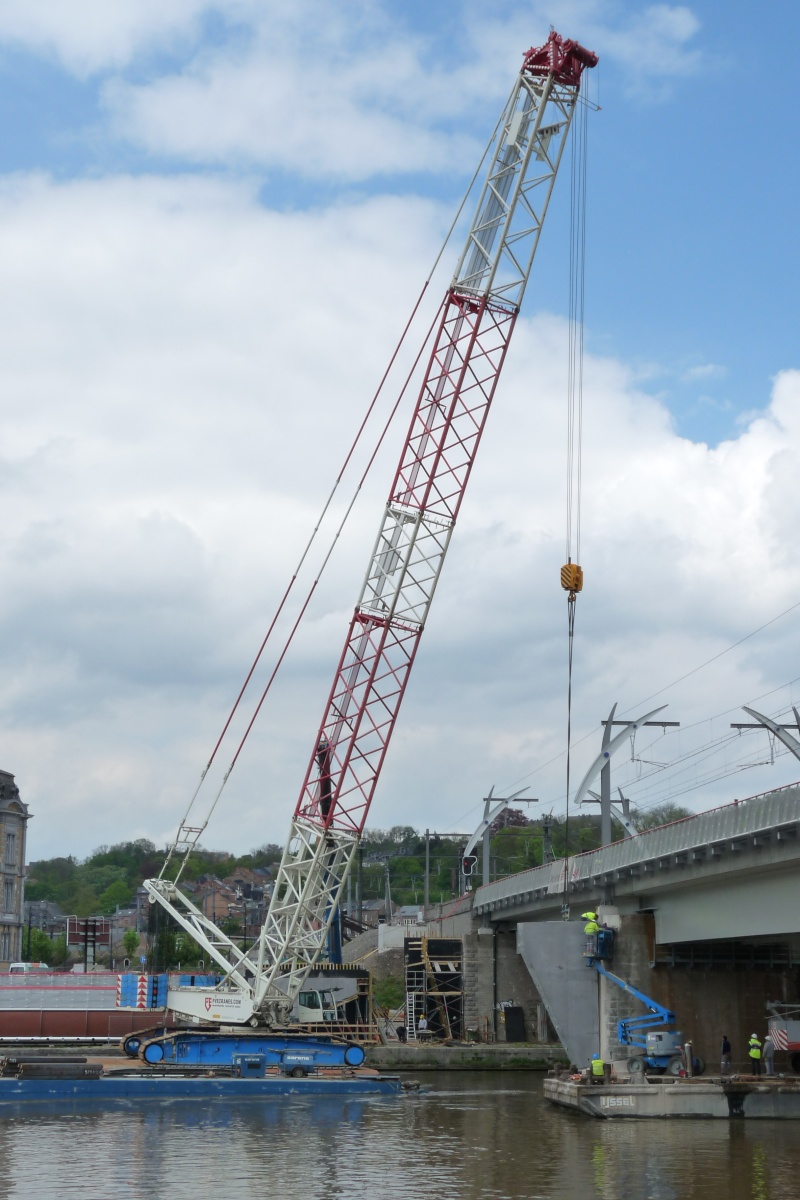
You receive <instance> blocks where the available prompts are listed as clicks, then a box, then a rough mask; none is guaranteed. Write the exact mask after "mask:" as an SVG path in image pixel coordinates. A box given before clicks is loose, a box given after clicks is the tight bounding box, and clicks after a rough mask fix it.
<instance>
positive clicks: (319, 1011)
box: [292, 988, 336, 1025]
mask: <svg viewBox="0 0 800 1200" xmlns="http://www.w3.org/2000/svg"><path fill="white" fill-rule="evenodd" d="M292 1017H293V1018H294V1019H295V1020H296V1021H298V1022H299V1023H300V1024H301V1025H313V1024H322V1023H323V1022H324V1023H326V1024H329V1023H330V1022H332V1021H335V1020H336V1001H335V1000H334V998H333V992H330V991H318V990H317V989H316V988H314V989H313V990H310V991H304V992H301V993H300V995H299V996H298V997H297V1003H296V1005H295V1007H294V1011H293V1012H292Z"/></svg>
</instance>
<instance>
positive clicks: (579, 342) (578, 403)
mask: <svg viewBox="0 0 800 1200" xmlns="http://www.w3.org/2000/svg"><path fill="white" fill-rule="evenodd" d="M588 109H589V104H588V103H587V102H586V101H585V100H584V99H583V98H581V99H580V100H579V101H578V105H577V108H576V111H575V129H574V131H573V140H572V156H571V170H570V239H569V338H568V369H567V522H566V524H567V530H566V533H567V536H566V558H567V561H566V563H565V564H564V566H563V567H562V568H561V586H562V588H563V589H564V591H565V592H566V593H567V779H566V818H565V821H564V839H565V840H564V887H563V895H562V902H561V915H562V917H563V918H564V919H565V920H568V919H569V882H568V876H569V795H570V753H571V742H572V661H573V648H574V643H575V601H576V599H577V595H578V592H580V591H581V589H582V588H583V568H582V567H581V566H579V560H580V552H581V471H582V453H583V320H584V311H585V301H586V282H585V281H586V271H585V267H586V162H587V147H588V139H587V134H588V126H589V122H588V119H587V113H588ZM573 551H574V561H573Z"/></svg>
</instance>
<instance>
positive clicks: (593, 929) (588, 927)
mask: <svg viewBox="0 0 800 1200" xmlns="http://www.w3.org/2000/svg"><path fill="white" fill-rule="evenodd" d="M581 916H582V917H583V919H584V921H585V922H586V924H585V925H584V927H583V932H584V933H585V934H586V936H587V937H589V936H591V935H592V934H593V933H599V932H600V926H599V925H598V924H597V913H594V912H585V913H581Z"/></svg>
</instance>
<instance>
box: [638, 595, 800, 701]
mask: <svg viewBox="0 0 800 1200" xmlns="http://www.w3.org/2000/svg"><path fill="white" fill-rule="evenodd" d="M796 608H800V600H798V601H797V602H796V603H795V604H792V605H790V606H789V608H785V609H784V610H783V612H782V613H778V615H777V617H773V618H772V620H770V621H765V622H764V624H763V625H759V627H758V629H754V630H753V631H752V632H751V633H746V634H745V635H744V637H742V638H739V640H738V642H734V643H733V645H731V646H727V647H726V648H725V649H724V650H720V652H719V654H714V655H713V656H712V657H711V658H708V659H706V661H705V662H703V663H700V665H699V666H698V667H693V668H692V670H691V671H687V672H686V674H685V675H681V676H680V677H679V678H678V679H673V681H672V683H668V684H667V685H666V686H665V687H662V688H659V690H658V691H657V692H651V693H650V695H649V696H645V698H644V700H637V701H636V703H635V704H631V705H629V707H628V708H626V709H625V710H624V711H625V712H628V711H629V710H630V709H632V708H641V706H642V705H643V704H646V703H647V702H648V700H653V699H654V698H655V697H656V696H661V695H663V694H664V692H668V691H669V690H670V688H674V687H676V686H677V685H678V684H679V683H683V681H684V679H689V678H690V677H691V676H692V675H696V674H697V672H698V671H702V670H703V668H704V667H708V666H710V665H711V663H713V662H716V661H717V659H719V658H723V657H724V655H726V654H730V652H731V650H735V649H736V647H737V646H741V645H742V644H743V643H744V642H746V641H748V640H749V639H750V638H751V637H755V635H756V634H757V633H761V632H762V631H763V630H764V629H768V628H769V626H770V625H774V624H775V622H776V621H780V620H781V619H782V618H783V617H787V616H788V615H789V613H790V612H794V610H795V609H796Z"/></svg>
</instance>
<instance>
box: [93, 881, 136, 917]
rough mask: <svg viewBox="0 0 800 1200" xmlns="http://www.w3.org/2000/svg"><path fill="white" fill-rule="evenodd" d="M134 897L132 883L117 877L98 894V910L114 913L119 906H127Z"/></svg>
mask: <svg viewBox="0 0 800 1200" xmlns="http://www.w3.org/2000/svg"><path fill="white" fill-rule="evenodd" d="M132 899H133V896H132V894H131V889H130V885H129V884H127V883H125V881H124V880H122V879H116V880H115V881H114V882H113V883H112V884H109V886H108V887H107V888H106V889H105V891H104V892H101V893H100V895H99V896H98V899H97V904H98V910H99V911H100V912H101V913H113V912H115V911H116V909H117V908H127V907H128V905H129V904H130V903H131V901H132Z"/></svg>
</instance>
